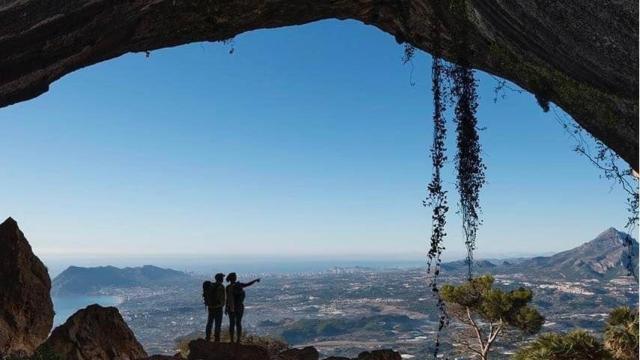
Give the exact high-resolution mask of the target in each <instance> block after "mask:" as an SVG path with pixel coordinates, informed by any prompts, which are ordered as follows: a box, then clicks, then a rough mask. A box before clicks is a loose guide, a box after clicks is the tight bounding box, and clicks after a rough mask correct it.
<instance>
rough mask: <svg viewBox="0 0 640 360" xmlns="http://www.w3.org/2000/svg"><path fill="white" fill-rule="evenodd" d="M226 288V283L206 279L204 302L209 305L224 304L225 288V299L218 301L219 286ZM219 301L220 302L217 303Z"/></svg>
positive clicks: (203, 284) (204, 283)
mask: <svg viewBox="0 0 640 360" xmlns="http://www.w3.org/2000/svg"><path fill="white" fill-rule="evenodd" d="M221 286H222V288H223V289H224V285H221V284H218V283H212V282H211V281H205V282H203V283H202V298H203V300H204V304H205V305H207V306H215V305H219V304H220V303H223V304H224V290H223V292H222V296H223V299H222V301H216V300H219V299H216V297H217V296H218V291H217V290H218V288H219V287H221ZM216 303H218V304H216Z"/></svg>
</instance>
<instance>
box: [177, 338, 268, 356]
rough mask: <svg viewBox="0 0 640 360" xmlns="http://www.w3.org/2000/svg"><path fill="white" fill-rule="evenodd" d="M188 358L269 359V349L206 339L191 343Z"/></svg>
mask: <svg viewBox="0 0 640 360" xmlns="http://www.w3.org/2000/svg"><path fill="white" fill-rule="evenodd" d="M187 359H188V360H268V359H269V353H268V352H267V349H265V348H263V347H261V346H257V345H242V344H231V343H216V342H208V341H205V340H204V339H198V340H193V341H191V342H190V343H189V356H188V358H187Z"/></svg>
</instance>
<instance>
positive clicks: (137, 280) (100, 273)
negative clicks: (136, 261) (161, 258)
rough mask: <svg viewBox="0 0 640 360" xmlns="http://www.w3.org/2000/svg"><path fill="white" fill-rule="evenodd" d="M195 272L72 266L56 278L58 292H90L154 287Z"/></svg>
mask: <svg viewBox="0 0 640 360" xmlns="http://www.w3.org/2000/svg"><path fill="white" fill-rule="evenodd" d="M192 280H193V278H192V277H191V275H189V274H187V273H185V272H182V271H177V270H173V269H168V268H161V267H158V266H154V265H143V266H138V267H124V268H118V267H115V266H112V265H107V266H96V267H80V266H69V267H68V268H67V269H66V270H64V271H63V272H61V273H60V274H58V276H56V277H55V278H54V279H53V284H52V285H53V286H52V289H51V293H52V294H53V295H54V296H65V295H87V294H91V293H93V292H96V291H98V290H100V289H102V288H108V287H119V288H130V287H139V286H140V287H154V286H162V285H163V284H168V283H171V282H174V281H192Z"/></svg>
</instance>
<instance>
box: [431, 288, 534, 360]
mask: <svg viewBox="0 0 640 360" xmlns="http://www.w3.org/2000/svg"><path fill="white" fill-rule="evenodd" d="M493 282H494V278H493V277H492V276H490V275H484V276H481V277H477V278H473V279H471V280H469V281H467V282H465V283H464V284H461V285H457V286H454V285H444V286H443V287H442V289H441V293H442V298H443V299H444V301H446V303H447V308H448V310H449V313H450V314H452V315H453V316H454V317H455V318H456V319H457V320H458V321H460V322H461V323H462V324H463V325H464V328H465V331H464V333H463V334H459V335H460V336H458V338H459V339H458V340H459V342H460V344H462V345H463V346H464V348H465V349H466V350H468V351H470V352H472V353H475V354H477V355H478V356H480V358H481V359H483V360H486V359H488V358H489V354H490V351H491V347H492V346H493V344H494V343H495V341H496V340H497V339H498V338H499V337H500V336H501V335H503V334H504V332H505V331H506V330H518V331H521V332H523V333H525V334H535V333H537V332H538V331H540V328H541V327H542V324H543V323H544V317H543V316H542V315H540V313H539V312H538V310H536V309H535V308H533V307H531V306H530V305H529V303H530V302H531V300H532V299H533V292H532V291H531V290H529V289H525V288H522V287H521V288H519V289H516V290H512V291H508V292H507V291H503V290H501V289H498V288H494V287H493Z"/></svg>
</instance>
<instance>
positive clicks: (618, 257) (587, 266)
mask: <svg viewBox="0 0 640 360" xmlns="http://www.w3.org/2000/svg"><path fill="white" fill-rule="evenodd" d="M628 244H630V245H631V249H632V251H631V253H629V250H628ZM627 264H631V266H630V267H631V268H632V269H634V271H635V273H636V276H637V274H638V242H637V241H636V240H635V239H633V237H631V235H629V234H627V233H625V232H622V231H619V230H617V229H615V228H613V227H610V228H608V229H606V230H604V231H603V232H601V233H600V234H598V236H596V237H595V238H593V239H592V240H590V241H587V242H584V243H583V244H581V245H579V246H576V247H574V248H572V249H569V250H565V251H561V252H559V253H556V254H553V255H550V256H535V257H532V258H528V259H527V258H524V259H522V258H521V259H518V261H514V262H511V261H509V259H504V260H501V261H500V263H492V262H490V261H488V260H477V261H476V262H474V268H475V270H476V271H480V272H490V273H494V274H501V273H507V272H508V273H529V274H531V273H539V274H540V275H541V276H548V277H553V278H558V277H560V278H565V279H584V278H598V279H603V280H610V279H613V278H616V277H618V276H627V275H629V271H628V268H629V266H628V265H627ZM442 268H443V269H444V270H445V271H450V272H460V271H463V270H465V271H466V269H467V265H466V263H465V262H464V260H459V261H454V262H447V263H443V264H442Z"/></svg>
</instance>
